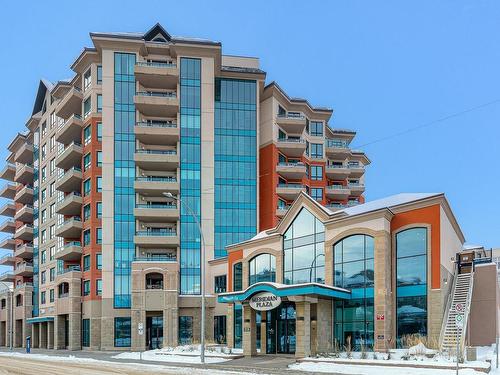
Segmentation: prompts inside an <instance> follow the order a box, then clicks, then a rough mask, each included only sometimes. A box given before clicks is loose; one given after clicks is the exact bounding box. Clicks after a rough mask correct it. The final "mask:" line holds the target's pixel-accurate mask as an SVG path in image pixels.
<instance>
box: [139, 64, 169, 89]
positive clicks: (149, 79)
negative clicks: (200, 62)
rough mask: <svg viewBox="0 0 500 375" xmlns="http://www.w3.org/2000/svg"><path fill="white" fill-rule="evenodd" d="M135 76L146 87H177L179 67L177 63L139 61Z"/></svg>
mask: <svg viewBox="0 0 500 375" xmlns="http://www.w3.org/2000/svg"><path fill="white" fill-rule="evenodd" d="M134 72H135V78H136V80H137V81H139V82H140V84H141V85H142V86H144V87H150V88H152V89H153V88H154V89H175V88H177V83H178V82H179V69H178V68H177V64H175V63H167V62H150V61H138V62H137V63H136V64H135V69H134Z"/></svg>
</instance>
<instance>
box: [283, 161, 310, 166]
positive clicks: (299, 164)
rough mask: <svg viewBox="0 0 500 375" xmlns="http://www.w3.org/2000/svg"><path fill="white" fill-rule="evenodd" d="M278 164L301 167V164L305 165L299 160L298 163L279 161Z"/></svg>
mask: <svg viewBox="0 0 500 375" xmlns="http://www.w3.org/2000/svg"><path fill="white" fill-rule="evenodd" d="M278 165H279V166H280V167H303V166H305V164H304V163H302V162H300V161H299V162H298V163H286V162H279V163H278Z"/></svg>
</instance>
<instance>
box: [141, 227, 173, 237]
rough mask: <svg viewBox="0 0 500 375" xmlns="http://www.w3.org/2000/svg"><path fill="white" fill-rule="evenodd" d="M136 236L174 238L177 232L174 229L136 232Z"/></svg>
mask: <svg viewBox="0 0 500 375" xmlns="http://www.w3.org/2000/svg"><path fill="white" fill-rule="evenodd" d="M135 234H136V236H166V237H174V236H177V231H176V230H175V229H171V230H138V231H137V232H135Z"/></svg>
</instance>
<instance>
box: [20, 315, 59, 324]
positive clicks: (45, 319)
mask: <svg viewBox="0 0 500 375" xmlns="http://www.w3.org/2000/svg"><path fill="white" fill-rule="evenodd" d="M53 321H54V317H53V316H37V317H36V318H28V319H26V323H44V322H53Z"/></svg>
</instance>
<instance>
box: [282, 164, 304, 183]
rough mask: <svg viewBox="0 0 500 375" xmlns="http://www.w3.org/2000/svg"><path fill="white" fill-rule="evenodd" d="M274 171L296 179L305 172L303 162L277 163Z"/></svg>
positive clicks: (287, 177)
mask: <svg viewBox="0 0 500 375" xmlns="http://www.w3.org/2000/svg"><path fill="white" fill-rule="evenodd" d="M276 172H278V173H279V174H280V175H281V176H283V177H284V178H286V179H292V180H298V179H301V178H302V177H304V175H305V174H306V166H305V164H304V163H278V165H277V166H276Z"/></svg>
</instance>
